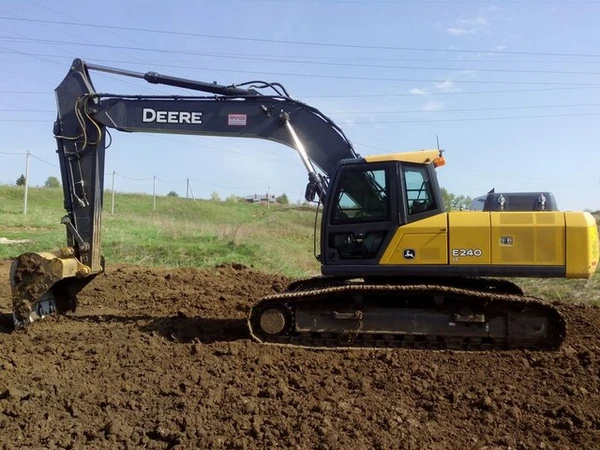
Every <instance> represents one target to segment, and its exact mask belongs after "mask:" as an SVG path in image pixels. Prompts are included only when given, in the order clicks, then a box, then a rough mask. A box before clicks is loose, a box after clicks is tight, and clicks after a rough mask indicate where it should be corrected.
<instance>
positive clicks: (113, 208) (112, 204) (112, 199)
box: [110, 169, 115, 214]
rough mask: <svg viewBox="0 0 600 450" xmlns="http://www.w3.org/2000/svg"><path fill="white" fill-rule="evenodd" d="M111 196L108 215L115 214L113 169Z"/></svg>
mask: <svg viewBox="0 0 600 450" xmlns="http://www.w3.org/2000/svg"><path fill="white" fill-rule="evenodd" d="M111 190H112V195H111V197H112V198H111V204H110V213H111V214H114V213H115V170H114V169H113V176H112V188H111Z"/></svg>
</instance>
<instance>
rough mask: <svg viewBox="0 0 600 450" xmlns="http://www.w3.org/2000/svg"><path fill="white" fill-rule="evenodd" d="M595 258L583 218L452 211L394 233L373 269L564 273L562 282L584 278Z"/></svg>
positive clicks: (592, 232)
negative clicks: (438, 267)
mask: <svg viewBox="0 0 600 450" xmlns="http://www.w3.org/2000/svg"><path fill="white" fill-rule="evenodd" d="M598 258H599V249H598V230H597V227H596V222H595V220H594V218H593V217H592V215H591V214H589V213H583V212H559V211H540V212H475V211H467V212H458V211H456V212H450V213H442V214H438V215H436V216H433V217H428V218H426V219H423V220H419V221H417V222H412V223H410V224H407V225H403V226H402V227H400V228H399V229H398V230H396V232H395V234H394V236H393V237H392V239H391V241H390V244H389V245H388V248H387V249H386V250H385V252H384V254H383V256H382V257H381V260H380V261H379V263H380V264H398V265H415V266H419V265H429V264H431V265H440V264H442V265H443V264H448V265H469V266H482V267H494V266H498V267H504V268H506V267H519V266H524V267H564V268H565V276H566V277H567V278H588V277H590V276H591V275H592V274H593V273H594V272H595V271H596V269H597V266H598ZM492 273H493V271H492ZM499 273H501V274H505V272H499Z"/></svg>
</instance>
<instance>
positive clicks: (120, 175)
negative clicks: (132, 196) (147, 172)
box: [115, 172, 154, 181]
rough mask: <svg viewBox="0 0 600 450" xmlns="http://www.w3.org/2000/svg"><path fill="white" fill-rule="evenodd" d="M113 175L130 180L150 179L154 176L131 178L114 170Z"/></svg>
mask: <svg viewBox="0 0 600 450" xmlns="http://www.w3.org/2000/svg"><path fill="white" fill-rule="evenodd" d="M115 175H117V176H119V177H121V178H125V179H126V180H131V181H152V180H153V179H154V177H150V178H132V177H128V176H126V175H123V174H121V173H118V172H115Z"/></svg>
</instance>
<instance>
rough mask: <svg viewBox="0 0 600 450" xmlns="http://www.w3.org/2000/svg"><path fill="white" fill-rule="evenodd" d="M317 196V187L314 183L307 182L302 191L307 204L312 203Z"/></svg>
mask: <svg viewBox="0 0 600 450" xmlns="http://www.w3.org/2000/svg"><path fill="white" fill-rule="evenodd" d="M316 196H317V187H316V186H315V184H314V183H311V182H309V183H308V184H307V185H306V191H304V198H305V199H306V201H307V202H314V201H315V198H316Z"/></svg>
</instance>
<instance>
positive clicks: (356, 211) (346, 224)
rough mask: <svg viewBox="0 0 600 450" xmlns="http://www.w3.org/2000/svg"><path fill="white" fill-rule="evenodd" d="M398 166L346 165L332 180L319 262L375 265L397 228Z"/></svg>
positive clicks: (324, 218)
mask: <svg viewBox="0 0 600 450" xmlns="http://www.w3.org/2000/svg"><path fill="white" fill-rule="evenodd" d="M397 167H398V165H397V163H394V162H389V163H364V162H362V163H349V164H346V165H342V166H340V168H339V169H338V172H337V173H336V176H335V177H334V179H333V180H332V188H331V194H330V195H329V196H328V199H327V202H326V205H325V214H324V217H323V220H324V221H325V223H324V226H323V228H322V230H323V231H322V235H321V252H322V253H321V255H322V256H321V262H322V263H323V264H324V265H325V266H330V265H365V264H377V263H378V261H379V259H380V257H381V254H382V253H383V251H384V249H385V247H386V245H387V243H388V242H389V239H390V238H391V236H392V235H393V232H394V230H395V229H396V228H397V227H398V207H397V204H398V201H397V192H398V188H397Z"/></svg>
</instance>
